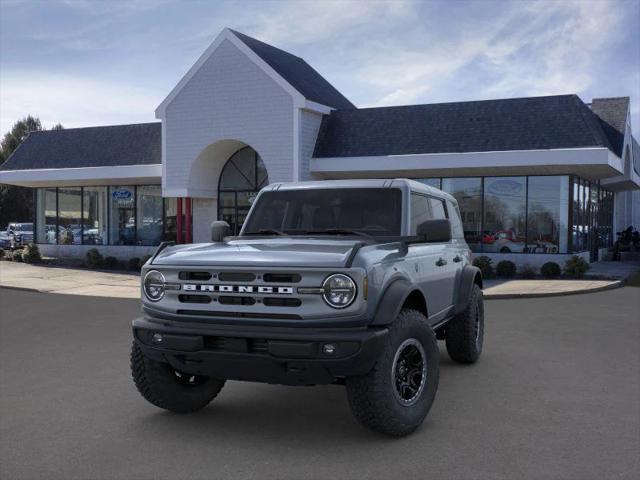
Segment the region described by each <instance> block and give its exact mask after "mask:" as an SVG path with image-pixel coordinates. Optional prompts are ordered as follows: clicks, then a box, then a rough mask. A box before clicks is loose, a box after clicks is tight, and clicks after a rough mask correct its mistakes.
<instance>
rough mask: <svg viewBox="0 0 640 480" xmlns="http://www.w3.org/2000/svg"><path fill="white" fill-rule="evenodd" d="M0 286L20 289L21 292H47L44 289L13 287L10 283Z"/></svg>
mask: <svg viewBox="0 0 640 480" xmlns="http://www.w3.org/2000/svg"><path fill="white" fill-rule="evenodd" d="M0 288H6V289H7V290H21V291H23V292H38V293H48V292H46V291H44V290H38V289H37V288H29V287H13V286H11V285H0Z"/></svg>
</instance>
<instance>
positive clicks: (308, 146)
mask: <svg viewBox="0 0 640 480" xmlns="http://www.w3.org/2000/svg"><path fill="white" fill-rule="evenodd" d="M321 122H322V115H320V114H318V113H315V112H310V111H308V110H301V111H300V180H311V179H312V177H311V171H310V163H311V157H313V150H314V149H315V147H316V139H317V138H318V130H319V129H320V123H321Z"/></svg>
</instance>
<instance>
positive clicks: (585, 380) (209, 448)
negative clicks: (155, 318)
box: [0, 287, 640, 480]
mask: <svg viewBox="0 0 640 480" xmlns="http://www.w3.org/2000/svg"><path fill="white" fill-rule="evenodd" d="M486 311H487V322H486V334H485V352H484V354H483V357H482V358H481V360H480V362H479V363H478V364H476V365H475V366H471V367H465V366H459V365H455V364H453V363H452V362H451V361H450V360H449V359H448V358H447V356H446V353H445V352H444V351H442V365H441V375H440V388H439V391H438V395H437V397H436V401H435V405H434V407H433V409H432V410H431V413H430V415H429V417H428V418H427V421H426V422H425V424H424V425H423V426H422V428H420V429H419V430H418V431H417V433H415V434H414V435H412V436H410V437H407V438H403V439H391V438H386V437H383V436H380V435H377V434H373V433H371V432H369V431H367V430H364V429H363V428H361V427H360V426H359V425H358V424H357V423H356V421H355V420H354V419H353V418H352V417H351V415H350V412H349V408H348V405H347V400H346V395H345V393H344V390H343V389H342V387H338V386H324V387H315V388H310V387H279V386H270V385H260V384H249V383H239V382H228V383H227V385H226V386H225V388H224V390H223V391H222V393H221V395H220V396H219V397H218V398H217V399H216V400H215V401H214V402H213V403H212V404H211V405H210V406H209V407H208V408H206V409H205V410H203V411H202V412H199V413H196V414H192V415H187V416H179V415H174V414H169V413H166V412H163V411H161V410H158V409H156V408H155V407H153V406H151V405H149V404H147V403H146V402H145V401H144V400H143V399H142V397H140V396H139V395H138V393H137V391H136V390H135V387H134V386H133V384H132V382H131V379H130V374H129V365H128V361H129V360H128V355H129V345H130V330H129V322H130V320H131V318H133V317H135V316H136V315H138V313H139V305H138V302H137V301H134V300H122V299H118V300H115V299H107V298H95V297H76V296H69V295H54V294H44V293H31V292H23V291H15V290H6V289H0V478H3V479H14V478H16V479H17V478H28V479H36V478H43V479H66V480H67V479H74V478H78V479H94V478H95V479H98V478H100V479H102V478H104V479H111V478H117V479H134V478H135V479H163V478H171V479H178V478H185V479H198V478H208V479H211V478H221V479H232V478H264V479H270V478H273V479H286V478H292V479H303V478H312V479H316V478H317V479H323V480H326V479H333V478H336V479H358V478H367V479H377V478H408V479H413V478H415V479H421V478H430V479H433V478H448V479H492V480H495V479H502V478H504V479H513V478H518V479H526V478H536V479H539V478H554V479H580V480H585V479H602V478H611V479H613V478H638V475H639V473H640V458H639V457H640V454H639V453H638V452H640V314H639V312H640V288H634V287H625V288H622V289H617V290H611V291H606V292H600V293H592V294H588V295H575V296H569V297H555V298H546V299H530V300H495V301H491V302H487V308H486Z"/></svg>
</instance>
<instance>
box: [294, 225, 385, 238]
mask: <svg viewBox="0 0 640 480" xmlns="http://www.w3.org/2000/svg"><path fill="white" fill-rule="evenodd" d="M306 233H308V234H314V233H316V234H318V233H320V234H327V235H358V236H360V237H366V238H371V239H373V236H372V235H369V234H368V233H364V232H360V231H358V230H351V229H349V228H327V229H325V230H308V231H307V232H306Z"/></svg>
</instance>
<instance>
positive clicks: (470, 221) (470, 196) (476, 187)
mask: <svg viewBox="0 0 640 480" xmlns="http://www.w3.org/2000/svg"><path fill="white" fill-rule="evenodd" d="M442 190H444V191H445V192H447V193H450V194H451V195H453V196H454V197H455V198H456V200H457V201H458V207H459V208H460V216H461V218H462V226H463V229H464V238H465V239H466V241H467V244H468V245H469V248H471V250H472V251H474V252H479V251H480V248H481V239H482V235H481V234H482V230H481V228H482V179H481V178H443V179H442Z"/></svg>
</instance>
